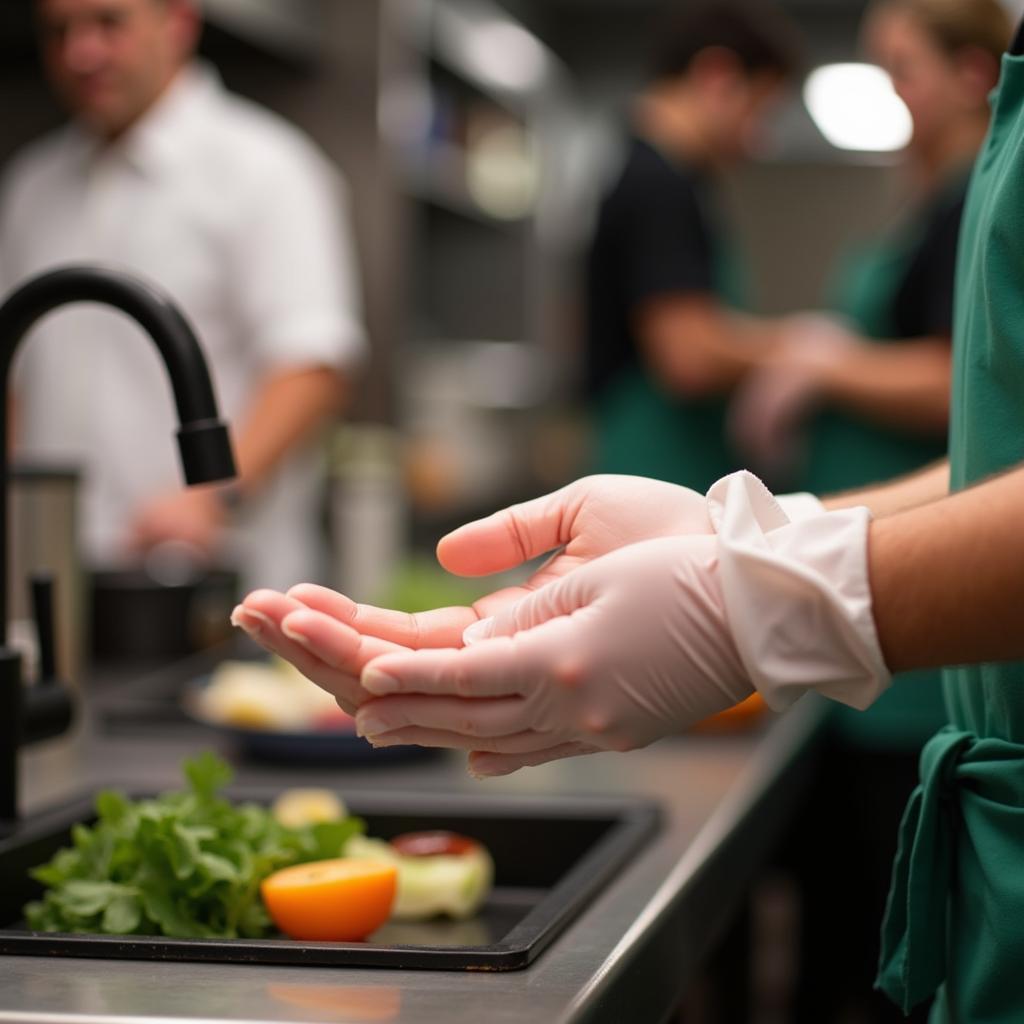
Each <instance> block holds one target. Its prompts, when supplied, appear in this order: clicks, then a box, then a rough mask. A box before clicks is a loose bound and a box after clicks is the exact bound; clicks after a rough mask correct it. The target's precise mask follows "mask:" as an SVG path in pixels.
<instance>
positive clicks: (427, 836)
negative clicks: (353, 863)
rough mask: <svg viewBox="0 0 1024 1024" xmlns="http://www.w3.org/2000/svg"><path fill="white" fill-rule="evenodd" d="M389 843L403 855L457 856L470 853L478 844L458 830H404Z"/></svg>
mask: <svg viewBox="0 0 1024 1024" xmlns="http://www.w3.org/2000/svg"><path fill="white" fill-rule="evenodd" d="M391 845H392V846H393V847H394V848H395V849H396V850H397V851H398V852H399V853H400V854H401V855H402V856H403V857H437V856H439V855H440V856H448V857H459V856H462V855H464V854H467V853H472V852H473V851H474V850H476V849H478V848H479V846H480V844H479V843H478V842H477V841H476V840H475V839H470V838H469V836H463V835H459V833H458V832H440V831H438V832H405V833H403V834H402V835H400V836H395V838H394V839H392V840H391Z"/></svg>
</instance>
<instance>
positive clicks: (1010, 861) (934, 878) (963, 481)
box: [878, 55, 1024, 1024]
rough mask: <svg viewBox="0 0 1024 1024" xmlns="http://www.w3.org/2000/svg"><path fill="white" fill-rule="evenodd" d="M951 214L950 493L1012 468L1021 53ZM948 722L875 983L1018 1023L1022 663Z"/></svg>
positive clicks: (927, 777) (965, 683)
mask: <svg viewBox="0 0 1024 1024" xmlns="http://www.w3.org/2000/svg"><path fill="white" fill-rule="evenodd" d="M993 101H994V107H993V121H992V126H991V128H990V131H989V137H988V140H987V141H986V144H985V148H984V149H983V150H982V153H981V156H980V157H979V160H978V164H977V167H976V169H975V174H974V179H973V182H972V185H971V191H970V196H969V199H968V204H967V210H966V213H965V216H964V225H963V232H962V236H961V246H960V264H959V268H958V275H957V305H956V324H955V329H954V360H955V365H954V388H953V417H952V424H951V433H950V456H951V466H952V483H953V487H954V489H962V488H964V487H967V486H969V485H970V484H972V483H974V482H976V481H979V480H982V479H984V478H985V477H987V476H990V475H991V474H993V473H997V472H999V471H1001V470H1005V469H1007V468H1009V467H1012V466H1015V465H1018V464H1019V463H1021V462H1022V460H1024V57H1022V56H1009V55H1008V56H1007V57H1005V58H1004V63H1003V76H1002V81H1001V83H1000V86H999V89H998V90H997V91H996V93H995V94H994V98H993ZM944 688H945V694H946V702H947V707H948V711H949V714H950V721H951V724H950V725H949V726H947V727H946V728H945V729H944V730H943V731H941V732H939V733H938V734H937V735H936V736H935V737H934V738H933V739H932V740H931V741H929V743H928V744H927V746H926V747H925V749H924V751H923V753H922V756H921V784H920V786H919V787H918V789H917V790H916V791H915V793H914V795H913V797H912V798H911V801H910V804H909V805H908V807H907V811H906V814H905V816H904V820H903V824H902V825H901V828H900V844H899V853H898V855H897V859H896V866H895V868H894V872H893V886H892V891H891V893H890V898H889V906H888V910H887V913H886V921H885V925H884V927H883V934H882V963H881V968H880V973H879V979H878V984H879V987H881V988H882V989H884V991H886V992H887V993H888V994H889V995H890V996H891V997H892V998H893V999H894V1000H895V1001H896V1002H897V1003H899V1004H900V1005H902V1006H903V1007H904V1008H906V1007H909V1006H913V1005H915V1004H917V1003H919V1002H921V1001H922V1000H924V999H926V998H927V997H928V996H929V995H931V994H932V993H933V992H936V990H937V991H938V995H937V998H936V1002H935V1007H934V1010H933V1013H932V1020H933V1022H935V1024H945V1022H952V1021H956V1022H964V1024H974V1022H982V1021H984V1022H986V1024H1019V1022H1021V1021H1024V664H1022V663H1015V664H1001V665H982V666H977V667H971V668H958V669H952V670H949V671H948V672H947V673H946V674H945V680H944Z"/></svg>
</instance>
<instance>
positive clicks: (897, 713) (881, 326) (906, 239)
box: [801, 174, 964, 753]
mask: <svg viewBox="0 0 1024 1024" xmlns="http://www.w3.org/2000/svg"><path fill="white" fill-rule="evenodd" d="M963 180H964V179H963V176H962V174H958V175H957V177H956V179H955V180H951V181H950V183H949V185H948V186H947V188H946V190H945V193H944V194H942V195H940V196H939V198H938V199H937V202H939V203H941V202H943V201H944V200H945V198H947V197H948V200H949V202H950V203H952V202H953V201H955V200H956V199H958V198H959V195H960V193H961V190H962V187H963ZM925 229H926V222H925V220H924V218H923V217H918V218H915V219H913V220H911V221H910V222H909V223H908V224H907V225H906V226H905V227H904V228H903V229H902V230H900V231H899V232H897V233H896V234H894V235H893V236H892V237H891V238H889V239H886V240H885V241H883V242H880V243H876V244H874V245H871V246H866V247H864V248H862V249H860V250H859V251H857V252H856V253H854V254H853V257H852V258H850V259H849V260H847V261H846V263H845V265H844V266H843V267H842V268H841V270H840V274H839V275H838V282H837V284H836V286H835V287H834V288H833V291H834V293H835V297H834V300H833V303H832V304H833V307H834V308H835V309H836V311H837V312H838V313H841V314H842V315H843V316H844V317H845V318H846V319H847V320H849V321H850V322H851V323H852V324H853V325H854V326H855V327H856V329H857V332H858V334H860V335H861V336H862V337H864V338H866V339H868V340H870V341H872V342H875V343H877V344H885V343H887V342H889V343H891V342H892V341H893V340H894V339H895V338H896V335H897V334H898V333H899V332H898V330H897V327H896V321H895V315H894V307H895V305H896V301H897V299H898V296H899V289H900V286H901V285H902V283H903V280H904V279H905V277H906V274H907V271H908V269H909V267H910V264H911V261H912V260H913V258H914V256H915V254H916V252H917V251H918V249H919V248H920V246H921V245H922V243H923V240H924V234H925ZM946 450H947V442H946V439H945V438H935V439H928V438H922V437H915V436H913V435H911V434H908V433H906V432H905V431H897V430H893V429H891V428H888V427H885V426H880V425H877V424H874V423H871V422H869V421H868V420H866V419H863V418H860V417H857V416H853V415H850V414H847V413H845V412H843V411H842V410H838V409H830V410H826V411H824V412H823V413H822V414H821V415H820V416H818V417H817V418H816V420H815V423H814V427H813V430H812V432H811V436H810V441H809V446H808V454H807V465H806V470H805V472H806V476H805V479H804V480H803V481H802V482H801V489H802V490H808V491H810V492H811V493H812V494H835V493H837V492H840V491H849V490H854V489H856V488H860V487H866V486H868V485H870V484H873V483H877V482H878V481H880V480H894V479H896V478H898V477H901V476H906V475H907V474H908V473H912V472H913V471H914V470H917V469H920V468H922V467H923V466H926V465H928V464H930V463H933V462H937V461H938V460H939V459H941V458H942V457H943V456H944V455H945V454H946ZM947 720H948V719H947V717H946V710H945V706H944V704H943V700H942V690H941V687H940V673H939V672H938V671H921V672H905V673H903V674H902V675H900V676H897V677H896V679H895V680H894V681H893V685H892V686H891V687H890V688H889V689H888V690H887V691H886V692H885V694H883V696H882V697H881V698H880V699H879V700H878V701H877V702H876V703H875V704H874V705H873V706H872V707H871V708H870V709H869V710H868V711H866V712H860V711H854V710H853V709H852V708H846V707H843V706H841V705H836V707H835V708H833V709H832V711H831V723H832V725H833V726H834V727H835V729H836V730H837V731H838V733H839V734H840V735H841V736H842V737H843V738H844V739H845V740H847V741H848V742H849V743H851V744H853V745H855V746H858V747H862V748H880V749H887V750H900V751H907V752H908V753H916V752H917V751H919V750H920V749H921V747H922V745H923V744H924V742H925V741H926V740H927V739H928V738H929V737H930V736H931V735H933V734H934V732H935V731H936V730H937V729H939V728H941V727H942V726H943V725H945V724H946V722H947Z"/></svg>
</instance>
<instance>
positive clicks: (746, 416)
mask: <svg viewBox="0 0 1024 1024" xmlns="http://www.w3.org/2000/svg"><path fill="white" fill-rule="evenodd" d="M780 337H781V339H782V340H781V343H780V345H779V347H778V348H777V349H775V350H774V352H773V353H772V355H771V356H770V357H769V358H768V359H767V360H766V361H765V363H764V364H763V365H762V366H761V367H760V368H758V369H757V370H754V371H753V372H752V373H750V374H749V375H748V376H747V379H746V380H745V381H744V382H743V383H742V384H741V385H740V387H739V388H738V389H737V391H736V394H735V396H734V397H733V400H732V402H731V403H730V407H729V418H728V424H727V429H728V431H729V435H730V437H731V438H732V440H733V443H734V444H735V446H736V448H737V449H738V450H739V451H740V452H741V454H742V455H743V456H744V457H745V459H746V460H747V461H748V463H749V464H750V466H751V468H753V469H755V470H756V471H757V472H759V473H763V474H764V475H765V476H766V477H768V478H771V479H778V478H780V477H784V476H785V475H786V474H787V472H789V471H791V470H792V468H793V467H794V465H795V464H796V463H797V461H798V459H799V455H800V448H801V445H802V442H803V428H804V425H805V423H806V421H807V419H808V417H809V416H810V415H811V414H812V412H813V411H814V409H815V408H816V406H817V404H818V403H819V401H820V399H821V387H822V382H823V378H824V374H825V373H826V371H827V369H828V368H829V367H830V366H831V365H833V364H834V363H835V361H836V360H837V359H840V358H842V354H843V352H845V351H848V350H849V349H850V348H851V347H852V346H854V345H856V344H857V341H856V338H855V337H854V336H853V335H852V334H850V332H849V331H848V330H847V329H846V328H845V327H844V326H843V325H842V324H840V323H839V322H838V321H836V320H834V319H832V318H829V317H826V316H821V315H818V314H811V313H805V314H800V315H798V316H793V317H789V318H787V319H786V320H785V321H784V324H783V326H782V329H781V331H780Z"/></svg>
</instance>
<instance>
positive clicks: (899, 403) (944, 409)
mask: <svg viewBox="0 0 1024 1024" xmlns="http://www.w3.org/2000/svg"><path fill="white" fill-rule="evenodd" d="M951 374H952V355H951V351H950V342H949V339H948V338H941V337H933V338H919V339H916V340H912V341H899V342H892V343H889V344H885V345H879V344H869V343H867V342H860V343H857V344H854V345H851V346H850V347H849V348H847V349H845V350H844V351H843V352H842V353H840V354H839V355H838V357H837V358H836V359H835V360H833V361H828V362H825V363H823V364H821V365H820V366H819V367H818V369H817V379H816V382H815V387H816V390H817V392H818V395H819V397H820V399H821V400H823V401H825V402H827V403H829V404H830V405H834V406H836V407H838V408H841V409H846V410H848V411H850V412H852V413H854V414H856V415H858V416H860V417H861V418H863V419H864V420H866V421H868V422H869V423H877V424H879V425H880V426H883V427H892V428H894V429H897V430H900V431H903V432H905V433H908V434H922V435H935V434H937V433H942V432H943V431H945V429H946V428H947V427H948V425H949V390H950V379H951Z"/></svg>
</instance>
